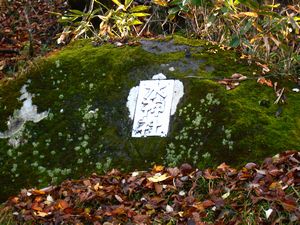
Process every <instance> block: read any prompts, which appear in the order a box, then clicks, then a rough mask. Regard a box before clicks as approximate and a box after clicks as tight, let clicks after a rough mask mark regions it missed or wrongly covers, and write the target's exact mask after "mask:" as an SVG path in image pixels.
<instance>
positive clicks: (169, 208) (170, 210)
mask: <svg viewBox="0 0 300 225" xmlns="http://www.w3.org/2000/svg"><path fill="white" fill-rule="evenodd" d="M166 211H167V213H170V212H173V211H174V209H173V208H172V206H169V205H167V206H166Z"/></svg>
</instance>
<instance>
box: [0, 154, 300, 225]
mask: <svg viewBox="0 0 300 225" xmlns="http://www.w3.org/2000/svg"><path fill="white" fill-rule="evenodd" d="M299 192H300V153H299V152H297V151H286V152H283V153H281V154H278V155H276V156H274V157H272V158H267V159H265V160H264V162H263V163H262V164H261V165H258V164H256V163H252V162H250V163H247V164H246V165H245V166H244V167H242V168H241V169H239V170H237V169H234V168H232V167H230V166H228V165H227V164H225V163H223V164H221V165H220V166H218V167H217V168H215V169H211V168H208V169H205V170H200V169H194V168H192V167H191V166H190V165H189V164H183V165H182V166H181V167H180V168H177V167H175V168H165V167H163V166H157V165H155V166H154V168H153V169H152V170H151V171H139V172H138V171H136V172H132V173H121V172H120V171H118V170H116V169H113V170H112V171H110V172H108V173H106V174H105V175H97V174H92V175H91V176H90V177H89V178H85V179H80V180H66V181H64V182H63V183H61V184H60V185H58V186H50V187H47V188H44V189H41V190H37V189H28V190H27V189H23V190H22V191H21V192H20V193H19V194H18V195H17V196H14V197H11V198H10V199H9V200H8V201H7V202H6V204H5V208H4V209H5V210H8V211H10V212H11V214H12V215H13V216H14V219H15V220H16V221H17V222H19V223H22V224H24V223H32V222H34V223H35V224H62V223H63V224H95V225H98V224H104V223H106V224H154V223H156V224H243V223H245V222H247V221H252V222H254V223H255V224H272V223H281V224H288V223H292V224H295V223H297V221H299V220H300V208H299V199H300V196H299ZM2 210H3V209H2Z"/></svg>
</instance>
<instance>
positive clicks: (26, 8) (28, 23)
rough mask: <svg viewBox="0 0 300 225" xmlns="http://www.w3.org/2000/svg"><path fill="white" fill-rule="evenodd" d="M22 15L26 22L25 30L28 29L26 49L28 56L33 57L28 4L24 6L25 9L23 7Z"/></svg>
mask: <svg viewBox="0 0 300 225" xmlns="http://www.w3.org/2000/svg"><path fill="white" fill-rule="evenodd" d="M24 15H25V20H26V23H27V26H28V28H27V31H28V34H29V50H28V54H29V56H30V57H33V55H34V50H33V36H32V30H31V28H30V21H29V18H28V5H26V6H25V9H24Z"/></svg>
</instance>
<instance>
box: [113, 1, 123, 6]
mask: <svg viewBox="0 0 300 225" xmlns="http://www.w3.org/2000/svg"><path fill="white" fill-rule="evenodd" d="M112 1H113V2H114V3H115V4H116V5H117V6H121V5H122V4H121V2H119V1H118V0H112Z"/></svg>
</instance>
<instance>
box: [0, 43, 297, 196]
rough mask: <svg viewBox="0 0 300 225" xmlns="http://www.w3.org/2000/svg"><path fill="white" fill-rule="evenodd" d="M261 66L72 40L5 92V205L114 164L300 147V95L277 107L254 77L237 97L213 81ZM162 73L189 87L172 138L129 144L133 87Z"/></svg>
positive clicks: (227, 157)
mask: <svg viewBox="0 0 300 225" xmlns="http://www.w3.org/2000/svg"><path fill="white" fill-rule="evenodd" d="M171 67H173V68H172V69H170V68H171ZM257 69H258V68H256V67H255V66H251V65H248V64H247V62H246V61H244V60H242V59H239V56H238V54H237V53H235V52H232V51H229V50H222V49H220V48H219V47H217V46H214V45H211V44H208V43H205V42H203V41H197V40H188V39H184V38H181V37H175V38H174V39H173V40H171V41H170V40H169V41H166V42H163V41H160V42H147V41H144V42H142V44H141V45H138V46H128V45H123V46H121V47H117V46H116V45H113V44H104V45H101V46H98V47H95V46H93V45H92V44H91V43H90V41H88V40H84V41H77V42H74V43H72V44H70V45H69V46H68V47H66V48H65V49H63V50H61V51H59V52H57V53H53V54H52V55H50V56H48V57H47V58H45V59H42V60H40V61H39V62H38V63H37V65H36V66H34V68H32V69H31V70H30V72H28V73H27V74H25V75H23V76H21V77H19V78H18V79H16V80H11V81H5V82H2V84H1V86H0V96H1V97H0V137H2V138H0V168H1V170H0V184H1V191H0V196H1V198H2V200H4V199H5V198H6V197H7V196H8V195H10V194H13V193H15V192H16V191H17V190H18V189H19V188H21V187H28V186H39V187H43V186H47V185H48V184H49V183H55V182H57V181H59V180H62V179H66V178H68V177H72V178H76V177H80V176H83V175H87V174H89V173H91V172H99V173H100V172H102V171H105V170H107V169H108V168H110V167H112V166H113V167H119V168H123V169H134V168H137V169H143V168H146V167H149V166H150V165H151V163H153V162H156V163H159V164H169V165H171V166H173V165H175V164H179V163H181V162H184V161H185V162H189V163H193V164H195V165H198V166H204V165H205V166H207V165H213V164H216V163H220V162H223V161H225V162H228V163H233V164H241V163H244V161H246V160H247V161H249V160H259V159H262V158H263V157H265V156H267V155H272V154H275V153H277V152H280V151H282V150H285V149H296V150H299V143H300V130H299V127H300V116H299V112H300V101H299V94H297V93H293V92H289V91H288V89H287V92H286V98H287V100H286V102H287V104H284V105H281V106H279V105H277V104H273V101H274V100H275V99H274V98H275V95H274V90H273V89H272V88H269V87H267V86H263V85H259V84H257V83H256V80H255V79H249V80H246V81H244V82H242V83H241V84H240V86H238V87H237V88H235V89H234V90H231V91H227V90H225V88H224V87H223V86H221V85H220V84H218V83H217V82H215V81H214V80H215V79H216V78H220V77H230V76H231V75H232V74H233V73H240V74H243V75H245V76H247V77H249V78H251V77H253V76H254V75H253V74H257V73H258V71H257ZM161 72H162V73H164V74H165V75H166V76H167V78H168V79H179V80H181V81H182V82H183V84H184V89H185V94H184V96H183V98H182V99H181V101H180V103H179V105H178V108H177V112H176V114H175V115H174V116H172V117H171V122H170V130H169V135H168V137H165V138H161V137H147V138H132V137H131V129H132V123H133V121H132V120H131V119H130V118H129V111H128V109H127V107H126V101H127V97H128V94H129V91H130V89H131V88H132V87H134V86H137V85H138V84H139V81H140V80H147V79H151V77H152V76H153V75H155V74H158V73H161ZM25 102H26V103H25ZM262 103H264V104H262ZM279 107H280V110H282V112H281V114H280V116H278V117H276V116H275V113H276V111H277V110H278V108H279ZM21 109H22V110H21ZM24 110H25V112H26V113H27V114H26V113H25V115H24ZM1 135H2V136H1Z"/></svg>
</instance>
